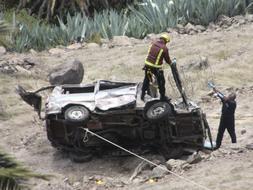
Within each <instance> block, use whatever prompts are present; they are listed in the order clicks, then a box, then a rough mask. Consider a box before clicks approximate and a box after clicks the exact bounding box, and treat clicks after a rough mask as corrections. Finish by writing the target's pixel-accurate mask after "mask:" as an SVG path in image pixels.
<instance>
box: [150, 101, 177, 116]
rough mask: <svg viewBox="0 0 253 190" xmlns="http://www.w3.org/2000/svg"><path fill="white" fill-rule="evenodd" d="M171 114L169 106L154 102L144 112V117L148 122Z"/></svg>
mask: <svg viewBox="0 0 253 190" xmlns="http://www.w3.org/2000/svg"><path fill="white" fill-rule="evenodd" d="M171 114H172V109H171V105H170V104H168V103H167V102H154V104H152V105H150V106H149V108H147V110H146V117H147V119H148V120H150V121H158V120H161V119H164V118H166V117H168V115H171Z"/></svg>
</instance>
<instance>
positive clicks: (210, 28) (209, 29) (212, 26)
mask: <svg viewBox="0 0 253 190" xmlns="http://www.w3.org/2000/svg"><path fill="white" fill-rule="evenodd" d="M216 29H217V26H216V25H215V24H214V23H213V22H211V23H209V25H208V32H210V31H213V30H216Z"/></svg>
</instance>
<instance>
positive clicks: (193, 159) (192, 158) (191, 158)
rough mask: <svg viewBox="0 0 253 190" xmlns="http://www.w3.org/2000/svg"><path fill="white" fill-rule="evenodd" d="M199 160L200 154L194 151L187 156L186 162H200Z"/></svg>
mask: <svg viewBox="0 0 253 190" xmlns="http://www.w3.org/2000/svg"><path fill="white" fill-rule="evenodd" d="M201 160H202V157H201V155H200V154H199V153H198V152H195V153H193V154H192V155H190V156H189V157H188V159H187V162H188V163H189V164H196V163H198V162H200V161H201Z"/></svg>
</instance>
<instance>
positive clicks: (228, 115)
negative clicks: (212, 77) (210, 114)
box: [213, 88, 236, 149]
mask: <svg viewBox="0 0 253 190" xmlns="http://www.w3.org/2000/svg"><path fill="white" fill-rule="evenodd" d="M213 90H214V92H215V93H217V95H218V97H219V98H220V99H221V101H222V111H221V112H222V113H221V118H220V125H219V129H218V134H217V138H216V149H218V148H220V146H221V143H222V139H223V134H224V132H225V129H227V131H228V133H229V135H230V137H231V141H232V143H236V134H235V109H236V101H235V99H236V94H235V93H234V92H233V93H230V94H229V95H228V96H224V95H223V94H222V93H221V92H219V91H218V90H217V89H216V88H213Z"/></svg>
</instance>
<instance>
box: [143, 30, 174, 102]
mask: <svg viewBox="0 0 253 190" xmlns="http://www.w3.org/2000/svg"><path fill="white" fill-rule="evenodd" d="M169 42H170V36H169V34H168V33H164V34H162V35H161V36H160V38H159V40H157V41H156V42H154V43H152V44H151V46H150V48H149V50H148V56H147V58H146V60H145V67H144V70H145V77H144V80H143V86H142V94H141V99H142V100H144V96H145V94H146V91H149V83H150V80H152V79H151V77H150V73H152V74H153V75H154V76H155V77H156V80H157V83H158V88H159V93H160V99H161V100H167V99H168V98H167V97H166V96H165V78H164V73H163V70H162V64H163V60H165V61H166V62H167V63H168V64H169V65H170V64H172V62H171V59H170V56H169V52H168V48H167V47H166V44H167V43H169Z"/></svg>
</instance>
